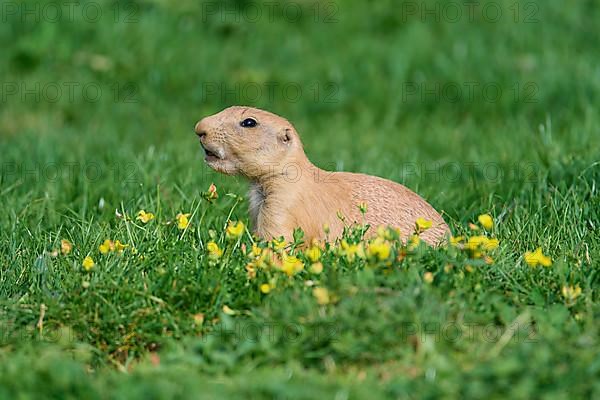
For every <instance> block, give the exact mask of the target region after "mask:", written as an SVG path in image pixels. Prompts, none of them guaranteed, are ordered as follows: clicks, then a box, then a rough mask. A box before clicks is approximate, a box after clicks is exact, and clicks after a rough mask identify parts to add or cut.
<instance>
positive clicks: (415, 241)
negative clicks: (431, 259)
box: [408, 235, 421, 251]
mask: <svg viewBox="0 0 600 400" xmlns="http://www.w3.org/2000/svg"><path fill="white" fill-rule="evenodd" d="M420 244H421V238H420V237H419V236H418V235H412V236H411V237H410V243H409V245H408V249H409V250H411V251H412V250H414V249H416V248H417V247H419V245H420Z"/></svg>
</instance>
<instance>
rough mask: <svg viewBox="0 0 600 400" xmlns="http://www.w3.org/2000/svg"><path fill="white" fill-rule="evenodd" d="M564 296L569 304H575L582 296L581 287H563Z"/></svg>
mask: <svg viewBox="0 0 600 400" xmlns="http://www.w3.org/2000/svg"><path fill="white" fill-rule="evenodd" d="M562 295H563V297H564V298H565V300H566V301H567V304H573V303H574V302H575V300H577V298H578V297H579V296H581V287H579V285H577V286H563V287H562Z"/></svg>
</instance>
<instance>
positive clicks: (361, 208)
mask: <svg viewBox="0 0 600 400" xmlns="http://www.w3.org/2000/svg"><path fill="white" fill-rule="evenodd" d="M358 210H359V211H360V213H361V214H363V215H364V214H366V213H367V203H365V202H361V203H359V204H358Z"/></svg>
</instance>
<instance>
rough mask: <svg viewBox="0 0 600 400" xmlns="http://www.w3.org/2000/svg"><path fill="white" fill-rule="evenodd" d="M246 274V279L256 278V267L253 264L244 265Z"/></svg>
mask: <svg viewBox="0 0 600 400" xmlns="http://www.w3.org/2000/svg"><path fill="white" fill-rule="evenodd" d="M246 273H247V274H248V279H254V278H256V266H255V265H254V263H251V262H250V263H248V264H246Z"/></svg>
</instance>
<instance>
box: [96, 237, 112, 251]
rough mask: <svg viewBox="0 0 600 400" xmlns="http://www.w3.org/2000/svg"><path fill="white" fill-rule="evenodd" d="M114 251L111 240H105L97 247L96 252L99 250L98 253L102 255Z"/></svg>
mask: <svg viewBox="0 0 600 400" xmlns="http://www.w3.org/2000/svg"><path fill="white" fill-rule="evenodd" d="M114 249H115V244H114V243H113V241H112V240H108V239H106V240H105V241H104V242H103V243H102V244H101V245H100V246H98V250H100V253H102V254H106V253H108V252H109V251H113V250H114Z"/></svg>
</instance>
